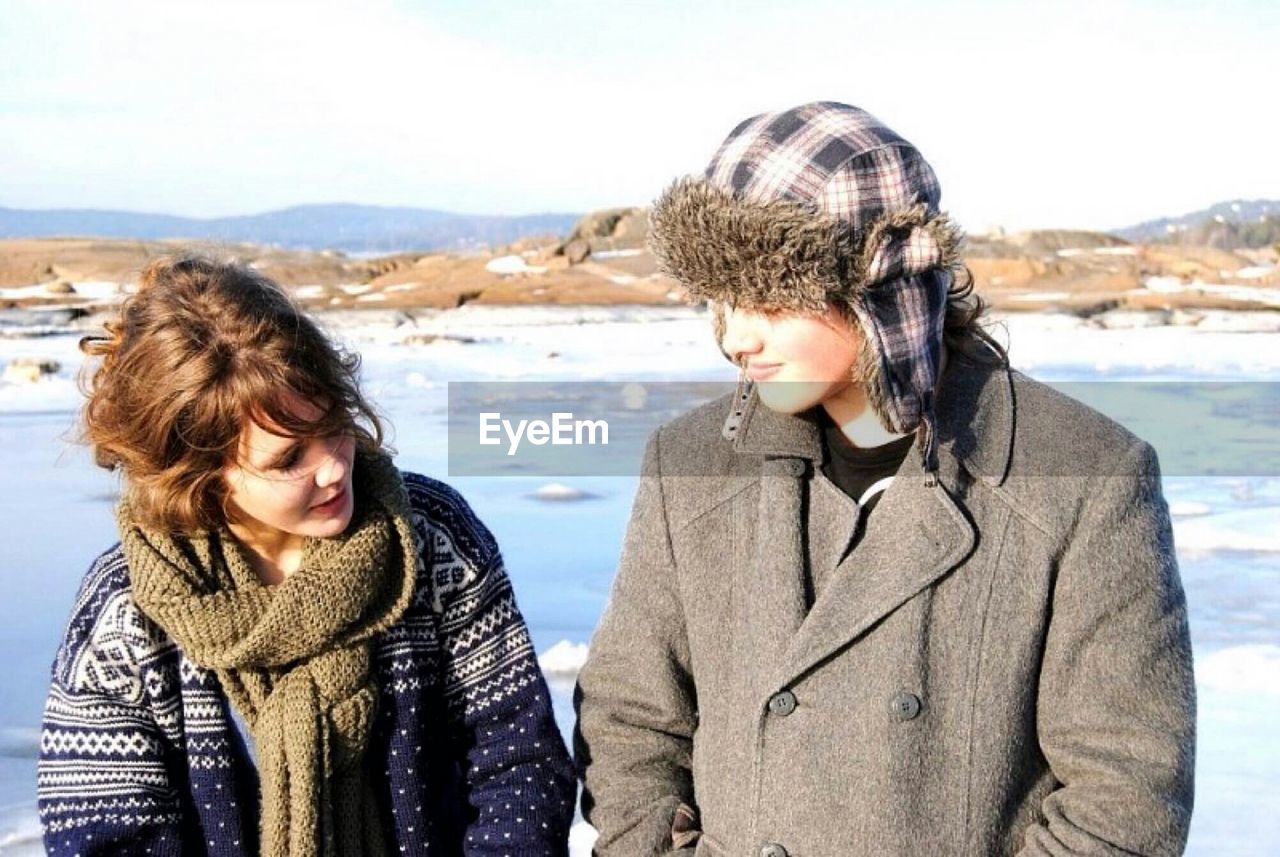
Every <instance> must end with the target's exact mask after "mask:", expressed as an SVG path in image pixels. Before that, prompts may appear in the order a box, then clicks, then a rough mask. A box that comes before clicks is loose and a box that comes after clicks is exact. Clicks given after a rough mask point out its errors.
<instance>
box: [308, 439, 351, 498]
mask: <svg viewBox="0 0 1280 857" xmlns="http://www.w3.org/2000/svg"><path fill="white" fill-rule="evenodd" d="M321 442H322V443H324V444H325V446H326V449H325V457H324V461H322V462H321V463H320V467H319V469H317V470H316V484H317V485H321V486H324V485H333V484H335V483H337V482H341V481H342V480H343V479H344V478H345V477H346V475H347V468H349V467H350V466H351V453H352V444H353V443H354V441H353V440H352V439H351V438H349V437H347V436H345V435H340V436H338V437H335V438H329V439H328V440H324V441H321Z"/></svg>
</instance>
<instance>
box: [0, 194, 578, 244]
mask: <svg viewBox="0 0 1280 857" xmlns="http://www.w3.org/2000/svg"><path fill="white" fill-rule="evenodd" d="M578 216H579V215H577V214H557V213H548V214H530V215H519V216H494V215H472V214H457V213H454V212H449V211H439V210H436V209H429V208H409V207H386V206H374V205H354V204H350V203H334V204H323V205H297V206H292V207H290V208H285V209H280V210H278V211H268V212H264V213H261V214H251V215H239V216H234V217H217V218H194V217H178V216H175V215H167V214H147V213H142V212H127V211H109V210H101V209H49V210H34V209H15V208H0V238H42V237H54V236H60V237H65V236H77V237H95V238H139V239H166V238H179V239H194V240H200V241H229V242H252V243H255V244H269V245H277V246H280V247H287V248H290V249H299V250H322V249H331V250H342V251H346V252H365V253H368V252H384V253H385V252H395V251H400V250H445V249H448V250H466V249H477V248H482V247H491V246H495V245H502V244H509V243H511V242H513V241H516V240H518V239H520V238H524V237H527V236H530V235H560V234H563V233H564V232H567V231H568V230H569V229H571V228H572V227H573V225H574V223H575V222H577V219H578Z"/></svg>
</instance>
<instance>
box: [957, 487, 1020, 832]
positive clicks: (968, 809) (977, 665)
mask: <svg viewBox="0 0 1280 857" xmlns="http://www.w3.org/2000/svg"><path fill="white" fill-rule="evenodd" d="M1005 508H1006V510H1007V512H1006V515H1005V519H1004V526H1002V527H1001V528H1000V538H999V539H997V541H996V543H995V550H994V551H993V552H992V556H991V565H990V569H991V573H990V575H989V576H988V578H987V591H986V593H985V595H984V596H983V597H982V611H981V616H982V627H981V628H980V629H979V630H978V645H977V646H975V647H974V651H975V652H976V656H975V657H974V659H973V661H972V664H971V666H970V668H969V669H970V673H971V675H970V676H969V716H968V718H967V720H968V723H967V728H968V732H969V737H968V741H967V742H966V753H965V789H964V832H965V834H964V841H965V851H966V853H973V852H972V848H973V829H972V828H971V827H970V823H971V816H972V813H973V724H974V720H975V718H976V717H977V709H978V681H979V680H980V679H981V678H982V654H983V649H984V647H985V646H986V639H987V619H988V618H989V613H990V610H991V596H992V594H993V593H994V592H995V588H996V577H997V576H998V575H999V573H1000V560H1001V557H1002V556H1003V554H1004V543H1005V539H1006V538H1007V537H1008V535H1009V527H1010V526H1011V523H1012V521H1013V515H1012V514H1009V513H1010V512H1013V509H1011V508H1009V507H1007V506H1006V507H1005Z"/></svg>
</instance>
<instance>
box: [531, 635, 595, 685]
mask: <svg viewBox="0 0 1280 857" xmlns="http://www.w3.org/2000/svg"><path fill="white" fill-rule="evenodd" d="M586 662H587V644H586V643H571V642H569V641H568V640H561V641H560V642H558V643H556V644H555V645H554V646H552V647H551V648H549V649H547V650H546V651H545V652H543V653H542V654H540V655H538V666H540V667H542V671H543V672H544V673H546V674H548V675H554V676H569V677H572V676H576V675H577V674H578V671H579V670H581V669H582V665H583V664H585V663H586Z"/></svg>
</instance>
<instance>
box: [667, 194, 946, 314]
mask: <svg viewBox="0 0 1280 857" xmlns="http://www.w3.org/2000/svg"><path fill="white" fill-rule="evenodd" d="M916 229H921V230H924V231H925V232H926V233H928V235H929V237H930V238H932V240H933V242H934V244H935V246H936V248H937V255H936V258H933V259H931V260H929V262H928V264H927V267H929V268H948V269H952V268H956V267H958V266H960V265H961V264H962V262H961V259H960V244H961V242H962V240H963V238H962V234H961V232H960V230H959V229H958V228H957V227H956V226H955V225H954V224H953V223H952V222H951V221H950V220H949V219H948V218H947V216H946V215H944V214H938V213H935V212H933V211H931V210H930V209H929V207H928V206H927V205H925V204H924V203H920V204H917V205H913V206H910V207H908V208H902V209H897V210H894V211H888V212H885V213H884V214H883V215H882V216H881V217H879V218H878V219H876V220H875V221H874V222H872V223H871V224H870V226H869V228H867V229H866V230H865V232H864V234H863V235H855V234H851V232H850V230H849V229H848V226H847V225H846V224H844V223H842V222H841V221H839V220H837V219H836V218H833V217H831V216H830V215H826V214H823V213H822V212H819V211H817V210H816V209H814V208H813V207H811V206H807V205H803V204H801V203H798V202H793V201H791V200H788V199H774V200H769V201H766V202H748V201H745V200H742V199H738V198H736V197H735V196H733V194H731V193H730V192H728V191H726V190H723V189H722V188H720V187H717V186H716V185H713V184H711V183H710V182H709V181H707V180H705V179H698V178H684V179H679V180H677V181H676V182H675V183H674V184H672V185H671V186H670V187H669V188H667V190H666V191H665V192H664V193H663V194H662V195H661V196H660V197H659V198H658V199H657V201H656V202H655V203H654V205H653V209H652V210H651V212H650V214H649V248H650V250H651V251H652V252H653V255H654V257H655V259H656V260H657V262H658V266H659V268H660V269H661V270H662V272H663V273H665V274H667V275H669V276H671V277H674V278H675V279H677V280H679V281H680V282H681V283H682V284H683V285H684V286H685V288H686V289H688V291H689V292H690V293H691V294H693V295H695V296H697V297H700V298H704V299H706V300H710V301H715V302H718V303H724V304H728V305H730V306H743V307H767V308H770V309H795V310H803V311H810V312H825V311H826V308H827V305H828V304H831V303H837V304H839V303H852V302H853V300H854V299H855V296H856V295H857V294H858V293H859V292H861V291H862V290H864V289H867V288H870V287H873V286H876V285H879V284H880V283H881V282H884V281H887V280H892V279H897V278H898V277H899V276H902V275H904V274H906V275H909V274H911V273H915V272H909V271H902V270H901V268H900V267H899V268H885V266H884V265H883V264H882V262H881V260H880V259H877V256H878V254H880V253H881V252H882V251H883V250H884V249H885V248H886V247H887V246H889V245H891V244H892V243H893V242H894V241H895V240H904V239H906V238H907V237H908V236H909V235H910V234H911V232H912V231H913V230H916Z"/></svg>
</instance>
